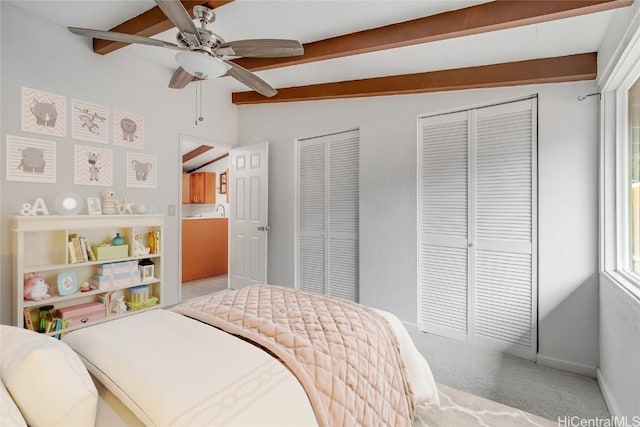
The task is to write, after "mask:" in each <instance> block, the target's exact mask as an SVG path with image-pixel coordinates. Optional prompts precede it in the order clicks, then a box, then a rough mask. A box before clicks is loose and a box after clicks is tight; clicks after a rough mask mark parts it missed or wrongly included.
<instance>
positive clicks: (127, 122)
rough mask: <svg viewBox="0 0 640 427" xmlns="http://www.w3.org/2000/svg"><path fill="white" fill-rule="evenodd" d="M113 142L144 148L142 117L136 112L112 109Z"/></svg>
mask: <svg viewBox="0 0 640 427" xmlns="http://www.w3.org/2000/svg"><path fill="white" fill-rule="evenodd" d="M113 144H114V145H119V146H121V147H128V148H140V149H143V148H144V118H143V117H142V116H140V115H138V114H133V113H127V112H125V111H121V110H116V109H114V110H113Z"/></svg>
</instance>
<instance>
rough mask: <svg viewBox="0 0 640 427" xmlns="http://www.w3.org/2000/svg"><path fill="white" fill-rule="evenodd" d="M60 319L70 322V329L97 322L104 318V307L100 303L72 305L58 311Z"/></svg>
mask: <svg viewBox="0 0 640 427" xmlns="http://www.w3.org/2000/svg"><path fill="white" fill-rule="evenodd" d="M58 313H59V314H60V317H61V318H63V319H65V320H68V321H69V325H68V326H67V327H68V328H71V327H74V326H80V325H84V324H85V323H89V322H95V321H96V320H100V319H103V318H104V305H102V303H99V302H88V303H86V304H80V305H72V306H70V307H64V308H60V309H58Z"/></svg>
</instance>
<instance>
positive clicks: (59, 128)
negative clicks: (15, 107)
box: [20, 87, 67, 137]
mask: <svg viewBox="0 0 640 427" xmlns="http://www.w3.org/2000/svg"><path fill="white" fill-rule="evenodd" d="M66 112H67V98H66V97H64V96H62V95H55V94H53V93H48V92H42V91H39V90H36V89H31V88H28V87H22V107H21V112H20V113H21V114H20V115H21V122H22V130H23V131H25V132H35V133H40V134H43V135H50V136H62V137H64V136H67V118H66Z"/></svg>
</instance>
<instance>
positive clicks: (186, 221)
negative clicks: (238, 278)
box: [179, 135, 232, 300]
mask: <svg viewBox="0 0 640 427" xmlns="http://www.w3.org/2000/svg"><path fill="white" fill-rule="evenodd" d="M179 142H180V149H181V156H182V159H181V169H182V186H181V194H182V197H181V198H182V204H181V246H182V250H181V257H180V259H181V266H180V274H181V280H182V286H181V299H182V300H186V299H189V298H194V297H197V296H201V295H206V294H210V293H213V292H217V291H219V290H222V289H226V288H227V287H228V275H227V272H228V264H229V263H228V248H229V237H228V229H229V225H228V217H229V205H230V203H229V202H230V199H229V191H228V190H229V185H228V182H229V172H228V170H229V150H230V149H231V148H232V146H230V145H227V144H221V143H218V142H217V141H213V140H208V139H203V138H198V137H193V136H189V135H180V138H179Z"/></svg>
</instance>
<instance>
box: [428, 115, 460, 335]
mask: <svg viewBox="0 0 640 427" xmlns="http://www.w3.org/2000/svg"><path fill="white" fill-rule="evenodd" d="M468 127H469V121H468V113H467V112H461V113H455V114H446V115H440V116H433V117H426V118H421V119H420V122H419V128H418V132H419V135H418V233H419V247H418V276H419V277H418V281H419V284H418V326H419V329H420V330H421V331H425V332H432V333H435V334H438V335H444V336H448V337H452V338H457V339H466V336H467V251H468V248H467V245H468V236H467V228H468V217H467V204H468V202H467V198H468V193H467V187H468V182H467V160H468Z"/></svg>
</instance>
